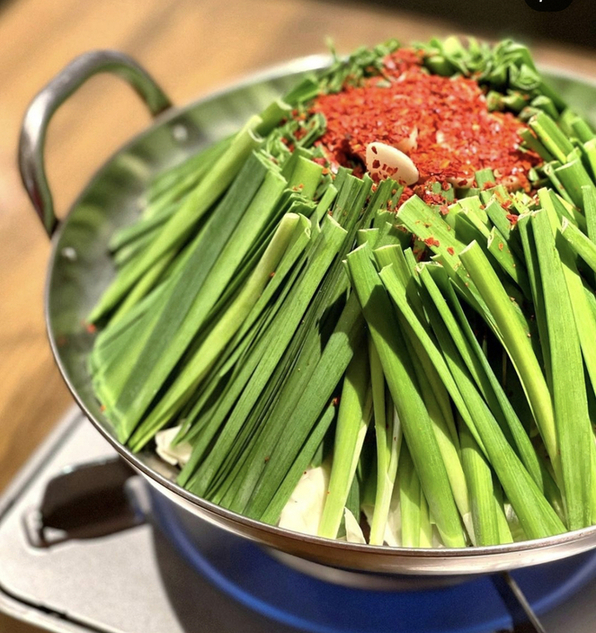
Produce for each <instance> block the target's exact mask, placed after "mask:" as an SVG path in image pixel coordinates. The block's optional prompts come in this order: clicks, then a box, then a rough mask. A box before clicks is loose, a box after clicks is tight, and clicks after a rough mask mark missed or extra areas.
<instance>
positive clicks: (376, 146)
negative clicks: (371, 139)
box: [366, 142, 420, 185]
mask: <svg viewBox="0 0 596 633" xmlns="http://www.w3.org/2000/svg"><path fill="white" fill-rule="evenodd" d="M366 169H367V170H368V171H369V173H370V174H371V176H373V177H375V176H376V177H377V178H378V179H379V180H382V179H384V178H393V179H394V180H397V181H398V182H402V183H404V184H406V185H413V184H415V183H417V182H418V178H419V177H420V174H419V173H418V170H417V169H416V165H414V163H413V162H412V159H411V158H410V157H409V156H407V155H406V154H404V153H403V152H401V151H400V150H398V149H397V148H396V147H393V146H392V145H387V144H385V143H378V142H375V143H369V144H368V145H367V146H366Z"/></svg>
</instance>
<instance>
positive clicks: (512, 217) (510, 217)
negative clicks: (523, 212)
mask: <svg viewBox="0 0 596 633" xmlns="http://www.w3.org/2000/svg"><path fill="white" fill-rule="evenodd" d="M505 217H506V218H507V219H508V220H509V222H511V224H517V221H518V219H519V216H518V215H515V214H514V213H508V214H507V215H506V216H505Z"/></svg>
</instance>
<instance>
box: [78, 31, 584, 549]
mask: <svg viewBox="0 0 596 633" xmlns="http://www.w3.org/2000/svg"><path fill="white" fill-rule="evenodd" d="M397 46H398V45H397V43H396V42H394V41H392V42H388V43H386V44H384V45H380V46H378V47H376V48H374V49H371V50H365V49H362V50H359V51H356V53H354V54H353V55H352V56H351V57H350V58H348V59H347V60H335V62H334V63H333V64H332V66H331V67H330V68H329V69H328V70H326V71H324V72H323V73H322V74H321V75H319V76H318V77H308V78H307V79H305V80H304V81H303V82H302V83H301V84H300V85H299V86H297V87H296V88H295V89H294V90H293V91H292V92H291V93H289V94H288V95H286V97H285V100H284V101H278V102H275V103H274V104H272V105H271V106H270V107H269V108H267V110H265V111H264V112H263V113H262V114H261V115H260V116H255V117H253V118H252V119H251V120H250V121H249V122H248V123H247V124H246V125H245V126H244V128H243V129H242V130H240V131H239V132H237V133H236V134H235V135H233V136H232V137H229V138H226V139H223V140H221V141H219V142H218V143H216V144H215V145H213V146H212V147H210V148H208V149H206V150H204V151H203V152H201V153H200V154H198V155H197V156H194V157H192V158H190V159H189V160H187V161H186V162H185V163H183V164H181V165H179V166H177V167H175V168H174V169H172V170H170V171H168V172H167V173H164V174H161V175H160V176H158V177H157V178H156V180H155V181H154V183H153V185H152V187H151V189H150V190H149V192H148V194H147V204H146V208H145V211H144V213H143V214H142V216H141V217H140V218H139V219H138V221H136V222H135V223H134V224H132V225H131V226H128V227H126V228H124V229H122V230H120V231H119V232H118V233H117V234H116V235H115V236H114V237H113V239H112V242H111V248H112V250H113V255H114V262H115V265H116V267H117V273H116V276H115V278H114V280H113V282H112V283H111V285H110V286H109V287H108V288H107V290H106V291H105V293H104V294H103V296H102V298H101V300H100V302H99V303H98V305H97V306H96V307H95V309H94V310H93V312H92V314H91V315H90V316H89V321H90V322H92V323H94V324H96V325H97V326H98V334H97V337H96V340H95V345H94V348H93V351H92V354H91V357H90V368H91V372H92V376H93V382H94V387H95V391H96V394H97V397H98V400H99V402H100V403H101V405H102V406H103V408H104V411H105V415H106V417H107V418H108V419H109V420H110V421H111V423H112V424H113V426H114V428H115V430H116V433H117V435H118V438H119V440H120V441H121V442H123V443H126V444H127V445H128V446H129V447H130V448H131V449H132V450H134V451H139V450H141V449H144V448H146V447H152V446H154V443H155V436H156V434H157V433H159V432H160V431H161V430H163V429H165V428H170V427H176V428H177V429H178V431H177V434H176V438H175V440H174V444H179V445H185V446H188V447H190V449H191V457H190V459H189V460H188V461H187V462H186V463H185V464H184V465H183V467H182V468H181V470H180V472H179V475H178V483H179V484H180V485H182V486H184V487H185V488H187V489H188V490H189V491H191V492H192V493H195V494H196V495H198V496H200V497H202V498H205V499H208V500H211V501H213V502H215V503H217V504H220V505H221V506H223V507H226V508H229V509H231V510H233V511H235V512H238V513H240V514H243V515H245V516H248V517H251V518H254V519H257V520H260V521H264V522H267V523H271V524H276V523H278V521H279V520H280V516H281V515H282V513H283V512H284V509H287V508H288V504H289V503H290V504H294V503H297V504H298V505H300V490H301V480H302V478H303V475H304V473H308V472H309V471H310V470H311V469H314V468H321V469H324V470H325V472H326V476H325V477H324V478H322V479H321V481H323V482H324V484H323V485H324V486H325V489H324V490H321V491H319V492H320V495H319V496H320V503H319V504H318V507H317V508H315V509H313V506H312V504H311V505H310V506H309V507H310V510H309V511H310V512H315V513H316V515H317V516H315V517H314V518H315V520H314V522H313V521H310V523H311V524H312V523H314V524H315V525H316V526H317V528H316V529H317V533H318V534H319V535H320V536H325V537H328V538H338V537H343V538H348V539H356V540H359V541H364V540H366V541H367V542H369V543H371V544H374V545H382V544H384V543H386V544H389V545H403V546H405V547H434V546H446V547H465V546H468V545H481V546H485V545H495V544H500V543H508V542H512V541H514V540H524V539H535V538H541V537H545V536H550V535H555V534H559V533H562V532H564V531H566V530H574V529H579V528H582V527H586V526H589V525H592V524H594V523H596V445H595V437H594V428H593V422H592V420H593V419H594V416H596V396H595V393H596V293H595V292H596V135H595V134H594V133H593V132H592V130H591V128H590V126H589V125H588V124H587V123H586V121H584V120H583V119H582V118H581V117H580V116H578V115H577V114H575V113H573V112H571V111H570V110H569V109H568V108H567V107H566V105H565V103H564V102H563V101H562V100H561V99H560V97H559V96H558V95H556V94H555V93H554V92H553V91H552V90H551V89H550V88H549V87H548V85H547V84H545V83H544V81H543V80H542V78H541V76H540V75H539V73H538V72H537V71H536V68H535V67H534V64H533V62H532V60H531V57H530V56H529V53H528V51H527V49H526V48H524V47H523V46H520V45H519V44H516V43H514V42H511V41H504V42H501V43H499V44H498V45H496V46H495V47H492V48H491V47H489V46H487V45H485V44H480V43H478V42H476V41H474V40H471V41H470V42H469V43H468V45H467V47H464V46H463V45H462V44H461V42H460V41H459V40H457V39H455V38H448V39H447V40H445V41H437V40H433V41H431V42H430V43H429V44H427V45H424V46H421V47H420V48H421V50H422V51H423V53H424V59H425V64H426V66H427V68H428V70H429V71H430V72H433V73H437V74H442V75H447V76H451V75H454V74H457V73H461V74H463V75H465V76H472V75H473V76H474V77H475V78H476V79H477V80H478V81H479V83H480V84H481V85H484V86H485V87H486V91H487V101H488V103H489V106H490V107H491V108H495V109H496V108H498V109H505V110H508V111H512V112H514V113H515V114H516V115H517V116H519V117H520V119H522V120H525V121H527V122H528V125H529V130H527V131H526V132H525V133H524V134H523V143H524V147H526V148H528V149H530V150H532V151H533V152H536V153H538V154H539V155H540V156H541V158H542V159H543V161H544V162H543V163H542V165H541V166H540V167H537V168H535V169H534V170H532V173H531V174H530V178H531V180H532V182H533V185H534V187H535V190H536V192H537V193H536V195H534V196H530V195H528V194H526V193H523V192H514V193H509V192H508V191H507V190H505V189H504V188H503V187H501V186H490V183H492V182H494V180H495V179H494V175H493V173H492V171H491V170H483V171H481V172H478V173H477V174H476V183H477V185H478V188H477V189H474V188H471V189H466V190H461V189H460V190H458V191H456V192H454V191H453V190H451V191H448V192H446V194H445V195H446V196H448V197H450V198H451V199H452V200H453V199H454V198H453V195H454V193H455V194H456V196H457V198H458V201H455V202H453V203H452V204H450V205H449V206H448V207H447V209H446V210H445V208H442V209H441V212H439V210H438V208H434V207H432V206H429V205H426V204H425V203H424V202H423V201H422V200H421V199H419V198H417V197H416V196H414V197H412V198H410V199H408V200H407V201H406V202H405V203H404V204H402V205H401V207H399V209H398V210H397V213H395V212H390V211H388V209H395V208H396V205H397V202H398V201H399V199H400V195H401V187H400V186H399V185H398V184H397V183H395V182H393V181H391V180H386V181H383V182H381V183H379V184H378V185H375V184H374V183H373V182H372V181H371V180H370V179H369V178H368V177H367V176H364V177H363V178H357V177H356V176H354V175H353V174H352V173H351V172H350V170H348V169H344V168H340V169H339V171H338V172H337V173H336V174H330V173H329V172H328V170H327V169H325V168H324V167H323V166H322V165H323V163H324V160H323V158H324V157H323V155H322V154H321V151H320V150H319V149H317V147H316V146H315V145H314V143H315V141H316V140H317V139H318V138H319V137H320V136H321V134H322V133H323V132H324V130H325V120H324V117H322V115H320V114H317V115H314V116H313V115H311V116H297V117H296V116H293V114H294V113H295V111H298V112H299V113H301V114H304V113H306V112H307V108H308V103H309V101H310V100H311V99H312V98H313V97H315V96H316V95H317V94H318V93H320V92H325V91H327V92H333V91H338V90H340V89H341V88H342V86H343V85H344V84H345V82H346V81H351V82H357V81H359V80H360V79H361V78H362V77H365V76H369V75H375V74H380V73H381V71H382V60H383V58H384V57H385V56H386V55H387V54H388V53H389V52H390V51H392V50H394V49H395V48H396V47H397ZM497 167H498V166H495V168H497ZM485 183H486V185H485ZM512 218H514V220H515V221H513V222H512ZM414 244H415V245H416V246H417V248H418V247H420V246H421V245H423V246H424V247H425V251H424V256H423V257H420V254H419V253H418V252H417V256H415V255H414V253H413V250H412V245H414ZM311 492H312V491H311ZM311 492H309V493H308V494H311ZM311 519H312V517H311ZM283 524H284V526H286V527H289V528H292V527H293V526H292V524H291V522H290V524H288V523H287V522H285V523H283ZM359 525H364V526H365V528H364V531H363V533H362V534H356V535H355V532H359V530H360V527H359Z"/></svg>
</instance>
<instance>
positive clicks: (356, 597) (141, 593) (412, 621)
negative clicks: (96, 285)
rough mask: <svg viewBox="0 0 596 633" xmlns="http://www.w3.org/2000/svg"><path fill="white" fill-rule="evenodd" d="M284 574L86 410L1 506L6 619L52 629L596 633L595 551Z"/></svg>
mask: <svg viewBox="0 0 596 633" xmlns="http://www.w3.org/2000/svg"><path fill="white" fill-rule="evenodd" d="M287 563H288V561H287V560H285V559H280V558H279V557H278V556H276V555H275V554H273V553H272V552H269V551H267V550H265V549H263V548H261V547H260V546H257V545H255V544H253V543H251V542H249V541H247V540H245V539H241V538H239V537H236V536H233V535H231V534H228V533H226V532H223V531H222V530H221V529H220V528H216V527H213V526H211V525H209V524H208V523H206V522H197V519H196V518H194V517H191V516H190V515H189V514H188V513H187V512H186V511H184V510H181V509H178V508H177V507H173V506H170V502H167V501H164V498H163V497H162V496H161V495H153V494H152V493H151V491H150V490H149V489H148V486H147V485H146V484H144V483H143V482H142V481H141V480H140V479H139V478H138V477H136V476H132V473H131V471H129V470H128V467H127V466H125V465H124V463H123V462H121V461H120V459H119V458H117V457H116V455H115V453H114V452H113V450H112V449H111V447H110V446H109V445H108V444H107V443H106V441H105V440H104V439H103V438H102V437H101V436H100V435H99V434H98V433H97V432H96V431H95V430H94V429H93V428H92V426H91V425H90V424H89V423H88V422H87V421H86V420H85V419H84V418H83V416H82V415H81V414H80V413H79V412H78V410H73V411H71V412H70V413H69V414H68V415H67V416H66V417H65V418H64V419H63V420H62V421H61V423H60V424H59V425H58V427H57V428H56V430H55V431H54V433H53V434H52V435H51V436H50V437H49V439H48V440H47V441H46V442H45V443H44V445H43V446H42V447H41V448H40V449H39V450H38V452H37V453H36V454H35V456H34V457H33V458H32V459H31V461H30V462H29V464H27V466H26V467H25V468H24V469H23V471H22V472H21V473H20V475H19V476H18V477H17V478H16V480H15V481H14V482H13V484H12V485H11V486H10V487H9V489H8V490H7V492H6V493H5V494H4V496H3V498H2V499H0V608H2V609H3V610H4V611H6V612H7V613H9V614H11V615H13V616H15V617H17V618H20V619H23V620H26V621H29V622H31V623H33V624H35V625H37V626H39V627H42V628H44V629H47V630H50V631H58V632H75V631H76V632H82V631H86V632H89V631H93V632H95V633H98V632H101V633H104V632H106V633H107V632H110V633H141V632H142V633H183V632H189V631H192V632H193V633H203V632H205V633H207V632H209V633H228V632H229V633H231V632H232V631H234V632H235V633H237V632H241V633H264V632H265V631H267V632H268V633H270V632H271V631H275V632H278V633H292V632H293V633H298V632H302V633H304V632H316V633H348V632H349V633H369V632H371V633H372V631H374V632H375V633H390V632H391V633H402V632H403V633H405V632H407V633H494V632H495V631H515V633H522V632H523V633H528V632H530V631H533V632H534V631H546V632H547V633H558V632H560V631H566V632H567V631H569V632H572V633H593V631H594V630H596V607H595V606H594V605H595V604H596V553H594V552H589V553H587V554H583V555H581V556H576V557H574V558H570V559H566V560H563V561H560V562H557V563H551V564H548V565H542V566H540V567H534V568H527V569H522V570H519V571H516V572H513V573H512V574H511V576H509V575H498V576H494V577H488V576H485V577H481V578H479V579H472V580H469V581H466V582H463V583H459V584H457V585H447V586H444V587H441V588H438V589H431V590H426V589H425V590H421V591H411V590H403V588H400V587H399V581H395V580H390V579H386V581H384V580H382V579H380V578H379V577H376V576H373V577H371V578H363V577H362V576H361V575H360V574H349V575H347V576H345V577H344V576H341V574H340V576H339V578H340V579H341V583H340V584H337V582H336V580H337V577H335V578H334V581H333V582H332V581H327V580H322V579H321V578H322V577H324V574H321V573H317V577H315V576H313V575H311V574H310V573H308V571H307V572H306V573H305V572H304V571H303V570H300V569H299V568H297V567H296V566H295V565H293V564H290V565H288V564H287ZM330 571H332V570H330ZM319 572H320V570H319ZM392 583H393V584H392ZM364 586H367V588H363V587H364Z"/></svg>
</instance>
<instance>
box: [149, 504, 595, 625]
mask: <svg viewBox="0 0 596 633" xmlns="http://www.w3.org/2000/svg"><path fill="white" fill-rule="evenodd" d="M152 496H153V501H152V504H153V512H154V514H155V517H156V520H157V523H158V525H160V527H161V529H162V530H163V531H164V533H165V534H166V535H167V536H168V538H169V539H170V540H171V541H172V542H173V544H174V545H175V546H176V548H177V549H178V550H179V552H180V553H181V554H182V555H183V556H184V557H185V558H186V560H187V561H189V563H190V564H191V565H192V566H193V567H194V568H195V570H196V571H198V572H199V573H200V574H202V575H203V576H204V577H206V578H207V579H208V580H209V581H210V582H211V583H212V584H214V585H215V586H217V587H218V588H219V589H220V590H221V591H223V592H225V593H226V594H228V595H229V596H231V597H232V598H234V599H235V600H237V601H239V602H240V603H242V604H243V605H245V606H247V607H249V608H251V609H253V610H254V611H256V612H258V613H260V614H261V615H264V616H266V617H268V618H271V619H272V620H275V621H277V622H279V623H281V624H284V625H286V626H291V627H295V628H297V629H298V630H300V631H305V632H308V633H493V632H495V631H503V630H504V631H509V630H511V629H512V628H513V627H515V628H514V630H515V631H516V632H517V631H519V632H520V633H521V631H522V630H525V631H536V630H540V629H537V628H536V627H535V626H531V625H529V623H528V624H527V625H520V624H519V622H514V617H512V615H511V613H512V612H513V611H510V610H509V608H508V605H507V604H506V600H504V599H503V597H502V595H503V592H504V587H503V584H504V582H503V579H502V576H497V577H494V578H493V577H490V576H483V577H479V578H477V579H473V580H468V581H465V582H463V583H460V584H456V585H451V586H447V587H441V588H438V589H424V590H419V591H386V590H367V589H361V588H354V587H346V586H342V585H337V584H332V583H329V582H325V581H322V580H319V579H317V578H315V577H313V576H310V575H307V574H304V573H302V572H300V571H297V570H295V569H292V568H291V567H288V566H287V565H285V564H283V563H282V562H280V561H279V560H277V559H276V558H275V557H274V556H272V555H271V554H270V553H268V552H267V550H265V549H264V548H261V547H259V546H257V545H255V544H253V543H251V542H249V541H246V540H245V539H241V538H239V537H237V536H235V535H233V534H230V533H227V532H223V531H222V530H221V529H218V528H215V527H213V526H210V525H209V526H207V528H205V526H204V525H203V524H202V525H201V529H200V530H193V522H195V521H196V520H197V519H196V518H195V517H193V516H191V515H190V514H189V513H188V512H187V511H185V510H183V509H181V508H179V507H177V506H175V505H174V504H172V502H170V501H168V500H167V499H165V498H164V497H163V496H161V495H158V494H153V495H152ZM511 576H512V577H513V579H514V581H515V582H516V583H517V585H518V586H519V587H520V588H521V590H522V591H523V594H524V595H525V597H526V599H527V601H528V603H529V604H530V606H531V608H532V610H533V611H534V612H535V613H536V614H541V613H545V612H547V611H548V610H550V609H553V608H555V607H556V606H557V605H559V604H561V603H562V602H563V601H564V600H565V599H567V598H568V597H570V596H572V595H573V594H574V593H576V592H577V591H579V590H580V589H581V588H582V587H583V586H584V585H585V584H586V583H588V582H589V581H590V580H592V579H594V578H596V553H595V552H588V553H586V554H582V555H579V556H575V557H572V558H567V559H564V560H561V561H557V562H554V563H549V564H546V565H541V566H536V567H530V568H525V569H520V570H517V571H515V572H512V574H511ZM494 580H496V582H494ZM528 626H529V628H528Z"/></svg>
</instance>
